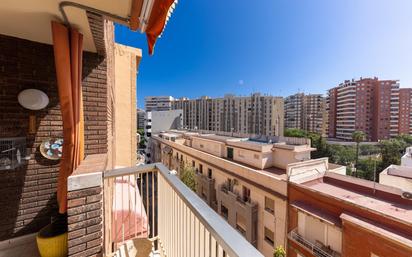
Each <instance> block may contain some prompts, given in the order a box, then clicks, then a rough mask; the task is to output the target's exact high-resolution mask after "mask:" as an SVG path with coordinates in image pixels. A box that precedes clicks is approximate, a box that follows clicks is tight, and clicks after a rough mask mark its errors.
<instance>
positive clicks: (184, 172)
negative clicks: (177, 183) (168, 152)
mask: <svg viewBox="0 0 412 257" xmlns="http://www.w3.org/2000/svg"><path fill="white" fill-rule="evenodd" d="M180 180H182V182H183V183H184V184H185V185H186V186H187V187H189V188H190V189H192V191H196V175H195V169H194V168H193V167H190V166H187V165H184V164H182V168H181V171H180Z"/></svg>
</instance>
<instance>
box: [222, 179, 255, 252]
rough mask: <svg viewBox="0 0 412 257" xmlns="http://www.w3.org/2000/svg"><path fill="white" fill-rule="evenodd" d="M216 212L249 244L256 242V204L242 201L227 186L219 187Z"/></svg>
mask: <svg viewBox="0 0 412 257" xmlns="http://www.w3.org/2000/svg"><path fill="white" fill-rule="evenodd" d="M217 201H218V212H219V213H220V214H221V215H222V216H223V217H224V218H225V219H226V220H227V222H228V223H229V224H230V225H231V226H232V227H234V228H236V229H237V230H238V231H239V233H241V234H242V235H243V236H244V237H245V238H246V239H247V240H248V241H249V242H250V243H251V244H253V245H256V242H257V235H256V234H257V233H256V232H257V218H258V204H257V203H255V202H251V201H244V200H243V199H242V198H241V197H240V195H239V194H238V193H237V192H234V191H233V190H230V189H229V188H228V187H227V185H221V186H220V189H219V190H218V191H217Z"/></svg>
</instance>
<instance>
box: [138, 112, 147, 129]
mask: <svg viewBox="0 0 412 257" xmlns="http://www.w3.org/2000/svg"><path fill="white" fill-rule="evenodd" d="M145 116H146V112H145V111H144V110H143V109H139V108H137V128H138V129H144V120H145Z"/></svg>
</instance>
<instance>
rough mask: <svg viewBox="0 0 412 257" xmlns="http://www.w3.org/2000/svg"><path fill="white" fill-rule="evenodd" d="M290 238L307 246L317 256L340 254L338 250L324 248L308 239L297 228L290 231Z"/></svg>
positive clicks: (336, 256) (331, 256)
mask: <svg viewBox="0 0 412 257" xmlns="http://www.w3.org/2000/svg"><path fill="white" fill-rule="evenodd" d="M289 239H292V240H293V241H295V242H296V243H298V244H299V245H301V246H303V247H305V248H306V249H308V250H309V251H311V252H312V253H313V255H315V256H317V257H338V256H340V254H339V253H338V252H336V251H333V250H325V249H322V248H323V246H322V245H318V244H316V243H312V242H311V241H309V240H307V239H306V238H304V237H303V236H301V235H299V234H298V232H297V231H296V229H295V230H292V231H291V232H290V233H289Z"/></svg>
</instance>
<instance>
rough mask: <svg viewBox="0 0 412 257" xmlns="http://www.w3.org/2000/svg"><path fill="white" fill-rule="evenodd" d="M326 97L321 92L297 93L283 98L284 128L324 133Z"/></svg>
mask: <svg viewBox="0 0 412 257" xmlns="http://www.w3.org/2000/svg"><path fill="white" fill-rule="evenodd" d="M326 119H327V116H326V99H325V98H324V97H323V96H322V95H321V94H309V95H305V94H304V93H297V94H294V95H291V96H288V97H286V98H285V128H298V129H302V130H306V131H310V132H316V133H319V134H322V135H323V134H325V133H326Z"/></svg>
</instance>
